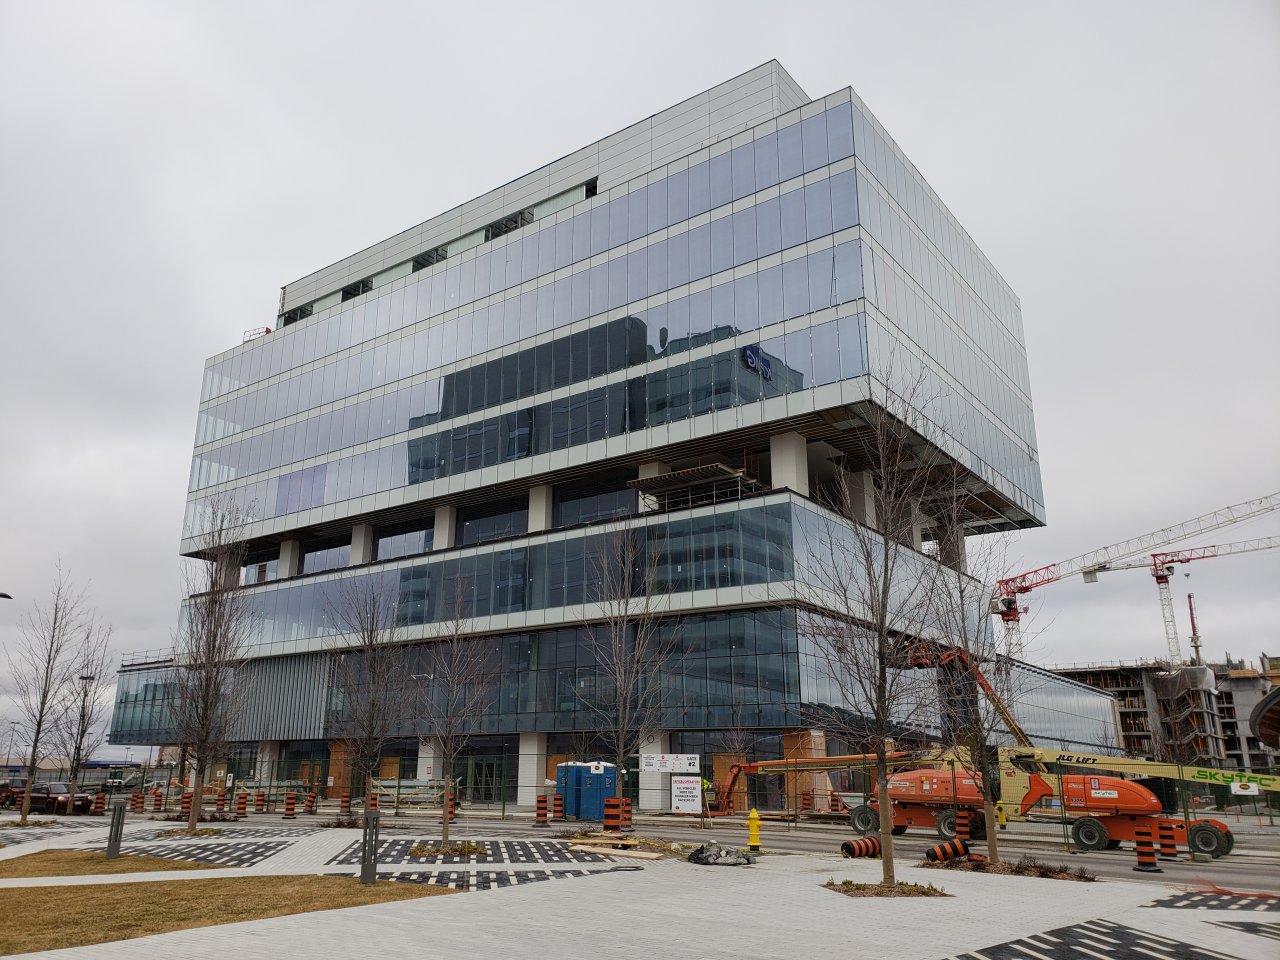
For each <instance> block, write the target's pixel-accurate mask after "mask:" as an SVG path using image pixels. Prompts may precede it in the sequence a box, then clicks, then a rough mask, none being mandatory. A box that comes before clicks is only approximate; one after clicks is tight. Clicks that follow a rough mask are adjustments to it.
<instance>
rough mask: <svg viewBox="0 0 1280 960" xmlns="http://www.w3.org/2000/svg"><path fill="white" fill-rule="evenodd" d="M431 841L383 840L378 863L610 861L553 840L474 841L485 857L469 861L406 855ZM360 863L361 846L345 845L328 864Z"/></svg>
mask: <svg viewBox="0 0 1280 960" xmlns="http://www.w3.org/2000/svg"><path fill="white" fill-rule="evenodd" d="M439 842H440V841H439V840H437V839H434V838H403V839H401V838H396V839H392V840H382V841H380V842H379V844H378V862H379V863H380V864H381V863H407V864H423V865H428V866H429V865H435V864H471V863H517V864H524V863H527V864H543V863H610V862H612V861H611V860H610V858H609V857H607V856H605V855H603V854H599V853H583V852H579V851H575V850H569V849H567V847H566V846H565V845H564V844H561V843H557V842H556V841H554V840H473V841H471V842H472V843H479V844H481V845H482V846H484V848H485V853H483V854H479V855H475V856H468V857H413V856H410V855H409V851H410V850H411V849H412V848H413V847H414V846H415V845H416V844H418V843H423V844H436V843H439ZM359 862H360V843H359V841H356V842H354V843H351V844H350V845H348V846H347V847H346V848H345V849H344V850H343V851H342V852H341V853H339V854H338V855H337V856H335V857H333V858H332V859H331V860H329V863H330V864H357V863H359Z"/></svg>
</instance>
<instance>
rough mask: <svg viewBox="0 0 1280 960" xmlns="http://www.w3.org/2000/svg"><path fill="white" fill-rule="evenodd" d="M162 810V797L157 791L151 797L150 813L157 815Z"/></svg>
mask: <svg viewBox="0 0 1280 960" xmlns="http://www.w3.org/2000/svg"><path fill="white" fill-rule="evenodd" d="M163 809H164V795H163V794H162V793H161V792H160V791H159V790H157V791H156V792H155V793H153V794H152V795H151V812H152V813H159V812H160V811H161V810H163Z"/></svg>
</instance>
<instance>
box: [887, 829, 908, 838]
mask: <svg viewBox="0 0 1280 960" xmlns="http://www.w3.org/2000/svg"><path fill="white" fill-rule="evenodd" d="M889 832H890V833H891V834H893V835H894V836H895V837H900V836H902V835H903V834H904V833H906V832H907V828H906V827H891V828H890V829H889Z"/></svg>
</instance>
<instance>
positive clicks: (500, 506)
mask: <svg viewBox="0 0 1280 960" xmlns="http://www.w3.org/2000/svg"><path fill="white" fill-rule="evenodd" d="M528 529H529V499H528V497H527V496H517V497H510V498H508V499H504V500H497V501H491V502H489V503H479V504H466V505H464V506H463V507H462V509H461V510H459V511H458V543H459V545H460V546H467V545H468V544H473V543H485V542H486V541H489V540H498V539H500V538H502V537H511V536H515V535H516V534H520V533H526V532H528Z"/></svg>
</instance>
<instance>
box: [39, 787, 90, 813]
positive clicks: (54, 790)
mask: <svg viewBox="0 0 1280 960" xmlns="http://www.w3.org/2000/svg"><path fill="white" fill-rule="evenodd" d="M92 808H93V797H91V796H89V795H88V794H87V793H77V794H75V795H74V801H73V795H72V792H71V788H70V787H69V786H68V785H67V784H65V783H58V782H56V781H55V782H52V783H37V784H35V785H34V786H33V787H32V788H31V809H32V810H38V811H40V812H41V813H73V812H74V813H88V812H89V811H90V810H91V809H92Z"/></svg>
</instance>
